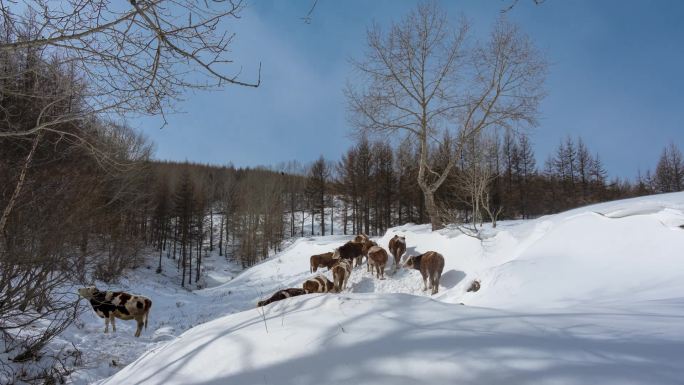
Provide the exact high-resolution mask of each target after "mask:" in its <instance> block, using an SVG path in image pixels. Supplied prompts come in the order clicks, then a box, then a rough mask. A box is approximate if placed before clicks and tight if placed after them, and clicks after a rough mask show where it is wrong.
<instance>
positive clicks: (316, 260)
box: [309, 252, 337, 273]
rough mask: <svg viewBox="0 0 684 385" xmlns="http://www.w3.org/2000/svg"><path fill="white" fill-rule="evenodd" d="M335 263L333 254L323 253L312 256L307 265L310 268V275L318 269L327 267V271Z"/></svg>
mask: <svg viewBox="0 0 684 385" xmlns="http://www.w3.org/2000/svg"><path fill="white" fill-rule="evenodd" d="M335 263H337V259H333V253H332V252H330V253H323V254H316V255H312V256H311V258H310V259H309V264H310V266H311V268H310V269H309V270H310V271H311V272H312V273H315V272H316V270H318V268H319V267H327V268H328V270H330V269H332V267H333V266H334V265H335Z"/></svg>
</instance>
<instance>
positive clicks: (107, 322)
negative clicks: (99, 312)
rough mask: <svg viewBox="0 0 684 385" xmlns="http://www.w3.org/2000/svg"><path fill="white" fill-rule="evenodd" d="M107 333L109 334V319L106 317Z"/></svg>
mask: <svg viewBox="0 0 684 385" xmlns="http://www.w3.org/2000/svg"><path fill="white" fill-rule="evenodd" d="M104 321H105V333H109V317H105V319H104Z"/></svg>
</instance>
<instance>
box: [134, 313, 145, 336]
mask: <svg viewBox="0 0 684 385" xmlns="http://www.w3.org/2000/svg"><path fill="white" fill-rule="evenodd" d="M135 322H137V323H138V327H137V328H136V329H135V336H136V337H140V333H142V328H143V320H142V317H140V316H138V317H135Z"/></svg>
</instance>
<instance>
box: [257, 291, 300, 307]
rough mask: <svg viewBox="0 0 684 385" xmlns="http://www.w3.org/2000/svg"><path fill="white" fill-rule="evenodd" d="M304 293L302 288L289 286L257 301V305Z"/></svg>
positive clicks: (264, 304)
mask: <svg viewBox="0 0 684 385" xmlns="http://www.w3.org/2000/svg"><path fill="white" fill-rule="evenodd" d="M302 294H306V292H305V291H304V289H299V288H296V287H291V288H289V289H283V290H278V291H276V292H275V294H273V295H272V296H271V297H269V299H265V300H263V301H259V302H257V307H261V306H266V305H268V304H269V303H272V302H276V301H282V300H284V299H286V298H290V297H296V296H298V295H302Z"/></svg>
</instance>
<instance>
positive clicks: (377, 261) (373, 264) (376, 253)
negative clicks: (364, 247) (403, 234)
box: [368, 246, 388, 279]
mask: <svg viewBox="0 0 684 385" xmlns="http://www.w3.org/2000/svg"><path fill="white" fill-rule="evenodd" d="M387 259H388V257H387V252H386V251H385V249H383V248H382V247H380V246H373V247H371V248H370V249H368V271H370V272H371V273H373V270H375V276H376V277H377V278H378V279H385V265H386V264H387Z"/></svg>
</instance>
